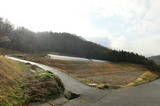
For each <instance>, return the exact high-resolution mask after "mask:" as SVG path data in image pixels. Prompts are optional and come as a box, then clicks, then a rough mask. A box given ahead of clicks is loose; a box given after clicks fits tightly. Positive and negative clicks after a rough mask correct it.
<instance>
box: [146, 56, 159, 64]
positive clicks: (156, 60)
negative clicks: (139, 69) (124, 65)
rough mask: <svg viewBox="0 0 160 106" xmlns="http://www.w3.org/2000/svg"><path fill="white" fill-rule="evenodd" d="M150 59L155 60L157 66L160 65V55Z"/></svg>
mask: <svg viewBox="0 0 160 106" xmlns="http://www.w3.org/2000/svg"><path fill="white" fill-rule="evenodd" d="M148 59H151V60H154V61H155V62H156V63H157V64H160V55H158V56H151V57H149V58H148Z"/></svg>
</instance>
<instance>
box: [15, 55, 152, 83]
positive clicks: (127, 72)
mask: <svg viewBox="0 0 160 106" xmlns="http://www.w3.org/2000/svg"><path fill="white" fill-rule="evenodd" d="M15 56H18V57H20V58H22V59H25V60H30V61H34V62H38V63H42V64H45V65H48V66H51V67H54V68H58V69H59V70H61V71H63V72H65V73H67V74H69V75H71V76H72V77H74V78H76V79H78V80H80V81H81V82H83V83H85V84H88V85H92V86H93V85H94V86H97V85H104V84H105V85H106V84H107V85H120V86H124V85H127V84H128V83H130V82H132V81H134V80H136V79H137V78H138V77H139V76H141V75H142V74H143V73H145V72H147V71H151V70H149V69H147V68H145V67H144V66H143V65H137V64H130V63H122V62H121V63H115V62H93V61H88V62H83V61H65V60H57V59H49V58H45V57H44V56H43V55H41V54H40V55H38V54H37V55H31V54H20V55H18V54H17V55H15Z"/></svg>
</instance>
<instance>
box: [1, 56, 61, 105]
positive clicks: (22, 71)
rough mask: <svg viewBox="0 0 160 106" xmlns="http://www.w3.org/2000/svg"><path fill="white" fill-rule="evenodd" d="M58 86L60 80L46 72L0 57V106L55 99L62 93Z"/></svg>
mask: <svg viewBox="0 0 160 106" xmlns="http://www.w3.org/2000/svg"><path fill="white" fill-rule="evenodd" d="M46 85H50V86H49V87H48V86H46ZM60 85H63V84H62V83H61V82H60V80H59V79H58V78H57V77H55V76H54V75H53V74H51V73H48V72H47V71H44V70H42V69H39V68H37V67H36V66H32V65H29V64H22V63H18V62H15V61H12V60H10V59H6V58H4V57H3V56H0V106H21V105H22V104H27V103H29V102H35V101H44V100H47V99H49V98H55V96H59V95H60V94H61V93H63V91H64V87H63V86H60ZM44 86H45V87H44Z"/></svg>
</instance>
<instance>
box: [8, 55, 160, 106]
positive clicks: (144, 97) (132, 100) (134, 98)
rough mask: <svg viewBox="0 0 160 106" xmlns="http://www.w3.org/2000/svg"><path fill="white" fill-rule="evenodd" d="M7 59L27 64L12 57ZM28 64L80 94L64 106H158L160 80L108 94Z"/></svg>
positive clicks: (70, 78)
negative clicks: (60, 80) (45, 72)
mask: <svg viewBox="0 0 160 106" xmlns="http://www.w3.org/2000/svg"><path fill="white" fill-rule="evenodd" d="M8 58H10V59H13V60H17V61H21V62H28V61H24V60H19V59H16V58H13V57H8ZM29 63H31V64H34V65H37V66H39V67H41V68H43V69H46V70H49V71H51V72H53V73H55V74H56V75H58V76H59V77H60V78H61V79H62V81H63V83H64V84H65V87H66V89H68V90H70V91H73V92H77V93H81V97H80V98H77V99H74V100H71V101H70V102H68V103H66V104H64V106H160V80H156V81H153V82H151V83H148V84H144V85H140V86H137V87H132V88H126V89H123V90H119V91H113V92H109V91H103V90H99V89H96V88H92V87H89V86H86V85H84V84H82V83H80V82H79V81H77V80H75V79H73V78H72V77H70V76H68V75H66V74H64V73H62V72H59V71H57V70H56V69H53V68H51V67H48V66H45V65H41V64H38V63H34V62H29Z"/></svg>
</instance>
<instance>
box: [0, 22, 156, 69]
mask: <svg viewBox="0 0 160 106" xmlns="http://www.w3.org/2000/svg"><path fill="white" fill-rule="evenodd" d="M0 47H1V48H9V49H13V50H18V51H23V52H29V53H35V52H44V51H45V52H60V53H63V54H67V55H72V56H78V57H85V58H92V59H100V60H109V61H113V62H130V63H135V64H142V65H146V66H147V67H149V68H151V69H154V68H155V63H154V62H153V61H151V60H148V59H147V58H145V57H144V56H141V55H138V54H135V53H130V52H125V51H116V50H111V49H109V48H106V47H103V46H101V45H99V44H96V43H93V42H90V41H87V40H85V39H83V38H82V37H79V36H76V35H74V34H70V33H57V32H39V33H35V32H33V31H30V30H28V29H26V28H23V27H20V28H16V29H15V28H13V26H12V25H11V24H10V23H9V22H8V21H3V19H0ZM148 64H150V65H148ZM153 67H154V68H153Z"/></svg>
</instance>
